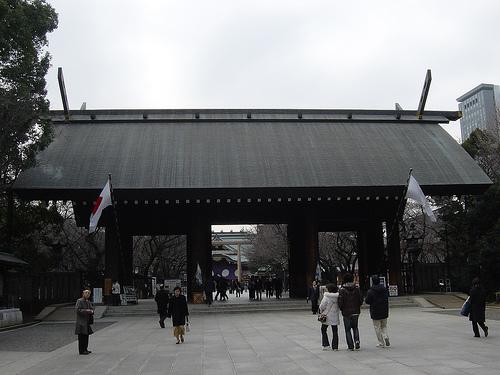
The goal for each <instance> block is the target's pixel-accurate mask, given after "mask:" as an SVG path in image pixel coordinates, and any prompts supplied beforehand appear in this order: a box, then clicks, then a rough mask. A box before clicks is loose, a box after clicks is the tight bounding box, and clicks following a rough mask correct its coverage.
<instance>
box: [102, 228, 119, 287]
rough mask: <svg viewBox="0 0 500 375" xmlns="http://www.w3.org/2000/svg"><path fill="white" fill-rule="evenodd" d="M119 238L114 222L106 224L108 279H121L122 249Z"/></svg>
mask: <svg viewBox="0 0 500 375" xmlns="http://www.w3.org/2000/svg"><path fill="white" fill-rule="evenodd" d="M118 241H119V239H118V233H117V231H116V226H115V225H114V223H111V225H108V226H106V233H105V235H104V248H105V258H104V264H105V265H104V277H105V278H106V279H112V280H119V279H120V276H121V275H120V274H121V271H120V261H121V259H120V250H119V242H118ZM120 282H121V280H120Z"/></svg>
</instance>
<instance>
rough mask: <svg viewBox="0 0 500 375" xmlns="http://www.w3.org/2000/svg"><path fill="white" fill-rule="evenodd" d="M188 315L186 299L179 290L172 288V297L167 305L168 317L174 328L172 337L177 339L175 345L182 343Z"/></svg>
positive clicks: (178, 288)
mask: <svg viewBox="0 0 500 375" xmlns="http://www.w3.org/2000/svg"><path fill="white" fill-rule="evenodd" d="M188 315H189V312H188V306H187V301H186V297H185V296H184V295H182V294H181V288H180V287H178V286H176V287H175V288H174V296H173V297H172V298H171V299H170V301H169V303H168V317H169V318H170V317H172V325H173V326H174V336H175V338H176V339H177V342H176V344H180V343H181V342H184V334H185V332H186V331H185V329H184V326H185V325H186V320H187V317H188Z"/></svg>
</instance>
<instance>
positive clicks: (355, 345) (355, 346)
mask: <svg viewBox="0 0 500 375" xmlns="http://www.w3.org/2000/svg"><path fill="white" fill-rule="evenodd" d="M354 348H355V349H356V350H359V341H356V342H355V343H354Z"/></svg>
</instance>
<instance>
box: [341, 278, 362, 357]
mask: <svg viewBox="0 0 500 375" xmlns="http://www.w3.org/2000/svg"><path fill="white" fill-rule="evenodd" d="M338 303H339V308H340V311H342V318H343V321H344V330H345V338H346V341H347V347H348V348H349V350H354V349H356V350H359V348H360V343H359V329H358V319H359V314H360V312H361V305H362V304H363V297H362V296H361V291H360V290H359V288H358V287H357V286H356V284H354V277H353V276H352V275H351V274H350V273H346V274H345V275H344V285H343V286H342V288H341V289H340V291H339V301H338ZM351 331H352V332H351ZM353 335H354V341H353Z"/></svg>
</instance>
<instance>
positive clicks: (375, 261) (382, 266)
mask: <svg viewBox="0 0 500 375" xmlns="http://www.w3.org/2000/svg"><path fill="white" fill-rule="evenodd" d="M368 244H369V246H368V254H367V257H368V276H371V275H380V276H383V275H385V274H386V271H387V267H386V258H385V254H384V253H385V249H384V233H383V230H382V223H381V222H380V221H377V222H371V223H370V224H369V226H368Z"/></svg>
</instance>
